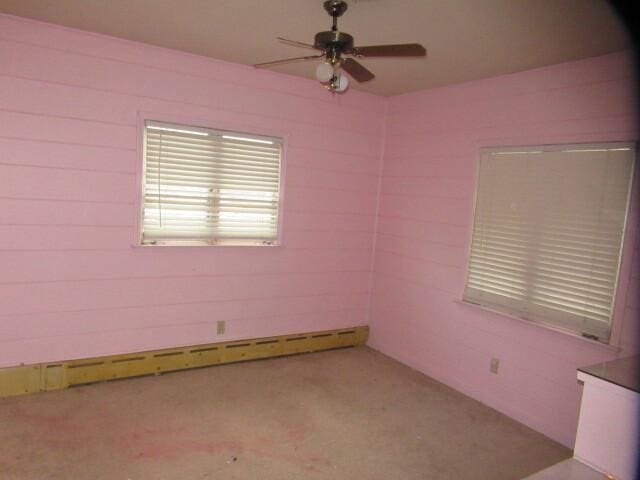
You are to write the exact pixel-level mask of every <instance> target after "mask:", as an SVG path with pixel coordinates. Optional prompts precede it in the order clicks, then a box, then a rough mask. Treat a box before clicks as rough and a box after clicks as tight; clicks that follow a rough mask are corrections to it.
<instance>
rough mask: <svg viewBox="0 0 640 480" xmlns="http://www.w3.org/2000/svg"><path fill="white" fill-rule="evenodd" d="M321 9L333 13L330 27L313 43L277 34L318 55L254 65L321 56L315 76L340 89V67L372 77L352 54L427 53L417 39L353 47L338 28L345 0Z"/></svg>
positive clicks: (331, 0) (343, 81)
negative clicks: (406, 41) (394, 43)
mask: <svg viewBox="0 0 640 480" xmlns="http://www.w3.org/2000/svg"><path fill="white" fill-rule="evenodd" d="M324 9H325V10H326V11H327V13H328V14H329V15H331V17H333V25H332V26H331V30H329V31H325V32H318V33H316V36H315V39H314V42H313V45H310V44H308V43H303V42H297V41H294V40H288V39H286V38H282V37H277V38H278V40H280V41H281V42H283V43H286V44H288V45H293V46H296V47H304V48H309V49H313V50H319V51H321V52H322V53H320V54H318V55H307V56H303V57H294V58H286V59H284V60H276V61H273V62H265V63H258V64H256V65H254V67H270V66H273V65H280V64H283V63H289V62H296V61H299V60H310V59H315V58H322V57H324V59H325V61H324V62H323V63H321V64H320V65H318V67H317V69H316V78H317V79H318V80H319V81H320V82H322V83H324V84H326V86H327V88H328V89H329V90H331V91H333V92H343V91H345V90H346V89H347V87H348V86H349V80H348V78H347V77H346V76H344V75H341V72H340V70H344V71H345V72H347V73H348V74H349V75H351V77H353V78H354V79H355V80H357V81H358V82H367V81H369V80H371V79H373V78H374V77H375V75H374V74H373V73H371V72H370V71H369V70H368V69H367V68H365V67H364V66H363V65H362V64H361V63H360V62H358V61H357V60H355V59H353V58H351V57H347V58H345V57H344V55H351V56H353V57H357V58H362V57H424V56H426V55H427V51H426V50H425V48H424V47H423V46H422V45H420V44H419V43H402V44H396V45H370V46H366V47H356V46H354V44H353V37H352V36H351V35H349V34H348V33H345V32H340V31H338V17H340V16H342V14H343V13H344V12H345V11H346V10H347V2H345V1H344V0H326V1H325V2H324Z"/></svg>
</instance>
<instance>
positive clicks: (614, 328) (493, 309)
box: [456, 140, 640, 350]
mask: <svg viewBox="0 0 640 480" xmlns="http://www.w3.org/2000/svg"><path fill="white" fill-rule="evenodd" d="M639 145H640V144H639V143H638V142H637V141H635V140H628V141H625V140H616V141H598V140H586V141H584V142H579V143H578V142H568V143H544V144H539V145H536V144H516V143H514V144H508V145H499V146H493V145H489V144H477V145H476V147H477V148H476V152H477V154H476V155H477V156H476V162H475V167H476V168H475V175H474V177H473V180H474V192H473V197H472V199H471V200H472V203H471V207H472V208H471V215H470V219H469V225H468V234H467V245H466V258H465V264H464V281H463V285H462V288H461V291H460V294H459V297H458V298H459V299H458V300H456V302H457V303H460V304H462V305H467V306H469V307H470V308H473V309H479V310H482V311H486V312H489V313H492V314H495V315H498V316H500V317H504V318H509V319H512V320H516V321H518V322H520V323H524V324H526V325H530V326H533V327H534V328H542V329H545V330H550V331H554V332H558V333H560V334H563V335H565V336H570V337H574V338H577V339H580V340H583V341H585V342H588V343H591V344H595V345H598V346H602V347H605V348H612V349H614V350H619V345H620V334H621V329H622V323H623V320H624V318H623V317H624V309H625V304H626V297H627V290H628V287H629V282H630V277H631V272H630V270H631V262H632V258H630V257H631V256H632V255H633V246H634V245H635V243H636V242H637V240H638V238H637V237H640V231H639V232H638V235H636V229H635V228H633V227H632V226H630V224H629V219H630V216H631V214H632V213H633V212H632V211H633V207H632V205H633V202H634V199H636V198H637V197H638V195H639V194H638V192H637V190H638V189H639V188H640V185H639V183H640V182H639V179H638V177H639V176H640V175H639V174H640V171H639V170H638V167H637V163H638V147H639ZM587 146H591V147H594V148H597V147H600V148H603V147H606V148H616V147H619V148H631V149H632V151H633V152H634V157H633V159H632V164H631V170H630V175H629V184H628V189H627V198H626V207H625V215H624V223H623V230H622V234H621V238H620V249H619V256H618V267H617V276H616V279H615V285H614V286H613V298H612V303H611V317H610V322H609V336H608V338H604V339H599V338H598V339H595V338H592V337H590V336H588V335H586V336H585V335H583V334H582V333H580V332H578V331H576V330H571V329H569V328H566V327H564V326H562V325H558V324H556V323H553V322H552V321H548V322H547V321H544V320H541V319H539V318H526V316H522V315H519V314H518V313H516V312H513V311H509V310H508V309H507V308H504V309H503V308H501V307H499V306H490V305H483V304H479V303H475V302H472V301H469V300H467V299H465V298H464V297H465V292H466V289H467V282H468V278H469V272H470V266H471V251H472V244H473V234H474V229H475V222H476V213H477V205H478V193H479V187H480V172H481V160H482V157H483V155H484V154H485V153H496V152H514V151H517V150H522V151H557V150H559V149H564V150H566V149H571V148H584V147H587Z"/></svg>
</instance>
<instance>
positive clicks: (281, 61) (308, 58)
mask: <svg viewBox="0 0 640 480" xmlns="http://www.w3.org/2000/svg"><path fill="white" fill-rule="evenodd" d="M320 57H324V53H321V54H320V55H307V56H306V57H294V58H285V59H283V60H274V61H273V62H263V63H256V64H255V65H254V67H258V68H260V67H271V66H272V65H280V64H281V63H289V62H297V61H299V60H311V59H312V58H320Z"/></svg>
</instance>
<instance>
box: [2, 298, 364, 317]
mask: <svg viewBox="0 0 640 480" xmlns="http://www.w3.org/2000/svg"><path fill="white" fill-rule="evenodd" d="M367 294H368V292H359V293H358V292H356V293H348V294H344V293H319V294H310V295H277V296H273V297H268V298H267V300H269V301H284V300H300V299H317V298H322V299H330V298H343V297H345V296H346V297H349V298H351V297H358V296H364V295H367ZM264 300H265V298H261V297H245V298H231V299H222V300H202V301H192V302H171V303H147V304H139V305H119V306H110V307H96V308H79V309H60V310H46V311H39V312H24V313H10V314H0V317H1V316H5V317H6V316H12V317H14V316H15V317H29V316H34V315H50V314H70V313H92V312H94V313H95V312H112V311H113V312H121V311H123V310H145V309H148V308H166V307H183V306H184V307H187V306H193V305H220V304H228V303H251V302H262V301H264Z"/></svg>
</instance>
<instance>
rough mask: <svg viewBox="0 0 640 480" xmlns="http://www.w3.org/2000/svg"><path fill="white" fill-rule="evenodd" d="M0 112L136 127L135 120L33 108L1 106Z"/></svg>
mask: <svg viewBox="0 0 640 480" xmlns="http://www.w3.org/2000/svg"><path fill="white" fill-rule="evenodd" d="M0 112H6V113H19V114H21V115H34V116H38V117H44V118H56V119H61V120H74V121H80V122H87V123H97V124H102V125H113V126H116V127H133V128H135V127H136V123H135V122H112V121H109V120H102V119H99V118H95V117H91V118H90V117H78V116H74V115H53V114H51V113H40V112H34V111H32V110H14V109H9V108H2V107H0ZM133 118H135V117H133Z"/></svg>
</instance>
